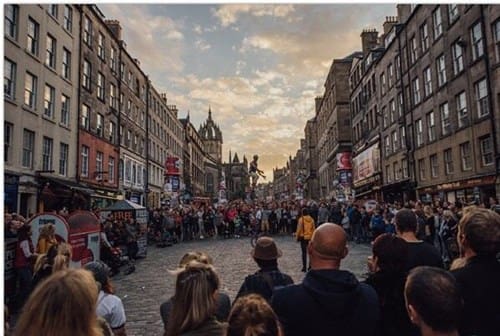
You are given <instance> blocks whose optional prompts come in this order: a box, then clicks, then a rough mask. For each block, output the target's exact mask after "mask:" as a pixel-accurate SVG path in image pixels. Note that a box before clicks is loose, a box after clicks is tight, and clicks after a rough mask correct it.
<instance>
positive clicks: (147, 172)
mask: <svg viewBox="0 0 500 336" xmlns="http://www.w3.org/2000/svg"><path fill="white" fill-rule="evenodd" d="M146 79H147V80H146V120H144V121H145V123H146V139H144V142H145V145H146V176H144V191H145V194H146V198H145V199H144V205H145V206H146V208H147V207H148V203H149V202H148V198H149V193H148V190H149V124H148V120H149V99H150V87H151V81H150V80H149V76H146Z"/></svg>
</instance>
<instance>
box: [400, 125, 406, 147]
mask: <svg viewBox="0 0 500 336" xmlns="http://www.w3.org/2000/svg"><path fill="white" fill-rule="evenodd" d="M399 137H400V138H401V148H403V149H406V130H405V127H404V126H400V127H399Z"/></svg>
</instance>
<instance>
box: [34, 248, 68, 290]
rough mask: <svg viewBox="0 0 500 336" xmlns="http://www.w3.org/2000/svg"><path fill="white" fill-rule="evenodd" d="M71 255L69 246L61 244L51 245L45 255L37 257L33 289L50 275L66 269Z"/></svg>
mask: <svg viewBox="0 0 500 336" xmlns="http://www.w3.org/2000/svg"><path fill="white" fill-rule="evenodd" d="M71 255H72V250H71V245H69V244H66V243H61V244H59V245H52V246H51V247H50V248H49V251H48V252H47V253H46V254H42V255H40V256H38V259H37V261H36V263H35V268H34V275H33V288H35V287H36V286H37V285H38V284H39V283H40V282H41V281H42V280H45V279H46V278H48V277H49V276H50V275H51V274H53V273H55V272H57V271H61V270H63V269H67V268H68V267H69V262H70V260H71Z"/></svg>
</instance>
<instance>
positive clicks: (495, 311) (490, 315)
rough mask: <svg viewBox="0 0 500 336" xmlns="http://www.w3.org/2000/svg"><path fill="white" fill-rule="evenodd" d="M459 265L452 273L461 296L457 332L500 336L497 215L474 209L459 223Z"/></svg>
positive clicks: (499, 225)
mask: <svg viewBox="0 0 500 336" xmlns="http://www.w3.org/2000/svg"><path fill="white" fill-rule="evenodd" d="M457 240H458V245H459V248H460V254H461V255H462V258H461V262H460V263H461V264H463V266H462V267H457V268H456V269H455V270H453V271H452V274H453V275H454V276H455V278H456V279H457V282H458V285H459V286H460V289H461V291H462V296H463V299H464V316H465V317H466V318H463V319H461V323H460V328H459V331H460V335H466V336H469V335H478V336H493V335H500V262H499V261H498V259H497V256H498V253H500V215H499V214H497V213H496V212H494V211H491V210H486V209H481V208H475V209H471V210H470V209H469V210H468V211H464V214H463V217H462V219H461V220H460V222H459V223H458V236H457Z"/></svg>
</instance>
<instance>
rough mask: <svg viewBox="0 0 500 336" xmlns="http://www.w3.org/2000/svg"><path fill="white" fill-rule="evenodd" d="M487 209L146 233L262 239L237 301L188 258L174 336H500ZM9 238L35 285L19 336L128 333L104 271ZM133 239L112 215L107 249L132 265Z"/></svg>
mask: <svg viewBox="0 0 500 336" xmlns="http://www.w3.org/2000/svg"><path fill="white" fill-rule="evenodd" d="M490 203H491V204H489V205H483V204H480V205H474V206H462V205H461V204H460V203H459V202H457V203H455V204H446V203H436V204H434V205H431V204H427V205H424V204H422V203H420V202H409V203H408V204H404V205H403V204H398V203H395V204H376V205H373V206H372V204H363V203H355V204H341V203H339V202H336V201H335V200H332V202H326V201H323V202H313V201H310V202H283V203H277V202H271V203H246V202H243V201H236V202H232V203H229V204H224V205H220V206H217V207H213V206H209V205H201V206H195V205H191V206H181V207H179V208H176V209H156V210H151V211H150V219H149V225H148V227H149V232H148V235H151V236H154V237H158V239H159V241H160V242H161V241H162V240H163V239H168V240H170V241H172V242H183V241H189V240H193V239H207V238H210V239H227V238H229V237H235V238H238V237H240V236H241V235H244V234H248V233H251V232H263V233H265V235H263V236H262V237H260V238H259V239H258V240H257V244H256V246H255V247H254V248H253V249H252V252H251V255H252V257H253V259H254V260H255V263H256V267H257V271H256V272H255V273H254V274H249V275H248V276H247V277H245V278H244V279H242V284H241V287H240V290H239V291H238V294H237V295H236V297H235V298H234V301H233V302H231V299H230V298H229V296H228V295H227V294H225V293H223V292H221V285H220V278H219V275H218V273H217V270H216V267H215V265H214V263H213V260H212V258H211V257H210V256H208V255H207V254H205V253H203V252H197V251H193V252H191V253H188V254H186V255H185V256H184V257H183V258H182V259H181V260H180V262H179V266H178V269H177V270H175V271H173V272H172V273H173V275H174V276H175V277H176V285H175V292H174V293H172V294H173V295H172V297H171V298H170V299H169V300H168V301H167V302H165V303H163V304H162V305H161V307H160V316H161V319H162V321H163V323H164V326H165V335H166V336H173V335H214V336H217V335H221V336H224V335H231V336H232V335H255V336H257V335H279V336H289V335H291V336H294V335H330V334H332V332H334V331H335V333H336V334H339V335H375V336H383V335H384V336H392V335H394V336H395V335H409V336H413V335H423V336H427V335H429V336H433V335H461V336H473V335H476V336H493V335H500V259H499V258H500V215H499V214H498V213H497V212H495V211H494V210H491V209H495V205H496V203H494V201H493V200H490ZM11 221H12V219H11ZM6 223H8V222H6ZM7 230H8V231H9V232H11V233H14V232H15V235H16V236H17V238H18V243H17V244H18V245H17V249H16V260H15V267H16V271H17V274H18V276H19V282H20V283H25V284H29V285H27V287H26V288H29V290H27V291H26V292H22V293H20V294H19V296H20V298H21V299H22V300H20V302H21V306H24V308H23V309H22V313H21V316H20V317H19V320H18V322H17V324H16V328H15V331H14V335H56V336H57V335H67V334H69V333H67V331H68V330H71V334H74V335H117V336H123V335H126V334H127V332H126V314H125V309H124V307H123V304H122V302H121V300H120V298H119V297H117V296H116V295H114V291H113V287H112V285H111V280H110V278H111V275H112V270H111V269H110V267H108V265H106V263H103V262H100V261H96V262H92V263H90V264H87V266H86V267H85V268H84V269H80V270H71V269H69V268H68V265H69V260H70V258H71V247H70V246H69V245H67V244H58V243H57V241H55V239H54V232H53V228H51V227H50V225H47V226H46V227H44V231H43V232H41V235H40V239H39V241H38V242H37V244H36V245H37V246H36V248H35V247H34V246H33V243H32V242H31V238H30V237H31V233H30V228H29V226H28V225H19V224H18V223H8V224H7V225H6V231H7ZM138 234H145V233H144V232H142V233H141V232H138V225H137V223H134V222H133V221H131V222H127V223H119V222H116V221H114V220H113V218H111V217H109V218H106V219H105V220H104V221H103V236H102V239H101V240H102V241H103V244H105V245H106V244H109V246H110V247H113V246H115V245H119V244H122V245H125V246H127V250H128V251H129V253H131V256H132V257H133V256H134V253H136V251H135V248H136V245H137V243H136V241H135V240H134V237H137V235H138ZM273 234H288V235H293V236H294V237H295V239H296V240H297V241H298V242H299V244H300V248H301V251H302V258H301V259H302V260H301V266H302V271H303V272H305V277H304V279H303V281H302V282H301V283H297V284H294V281H293V279H292V278H291V277H290V276H289V275H287V274H286V273H284V272H282V271H281V270H280V269H279V267H278V259H279V258H280V257H282V256H283V253H282V251H281V250H280V249H279V247H278V246H277V244H276V241H275V240H274V239H273V238H272V235H273ZM165 237H166V238H165ZM134 242H135V243H134ZM365 243H371V248H372V255H371V256H370V257H369V259H368V260H367V268H368V271H369V272H368V276H367V278H366V279H364V280H362V281H361V280H359V279H357V278H356V276H355V275H354V274H353V273H352V272H350V271H348V270H344V269H342V268H341V264H342V260H343V259H344V258H345V257H346V256H347V255H348V254H349V250H348V244H365ZM134 251H135V252H134ZM33 259H36V260H37V262H36V263H35V265H36V266H35V268H34V270H33V268H32V266H31V265H32V260H33ZM20 288H23V287H20ZM61 291H64V292H65V295H64V298H63V296H61ZM63 301H64V302H63ZM49 311H53V313H51V315H50V318H49V317H47V316H48V314H49ZM75 319H78V322H76V321H74V320H75Z"/></svg>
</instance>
